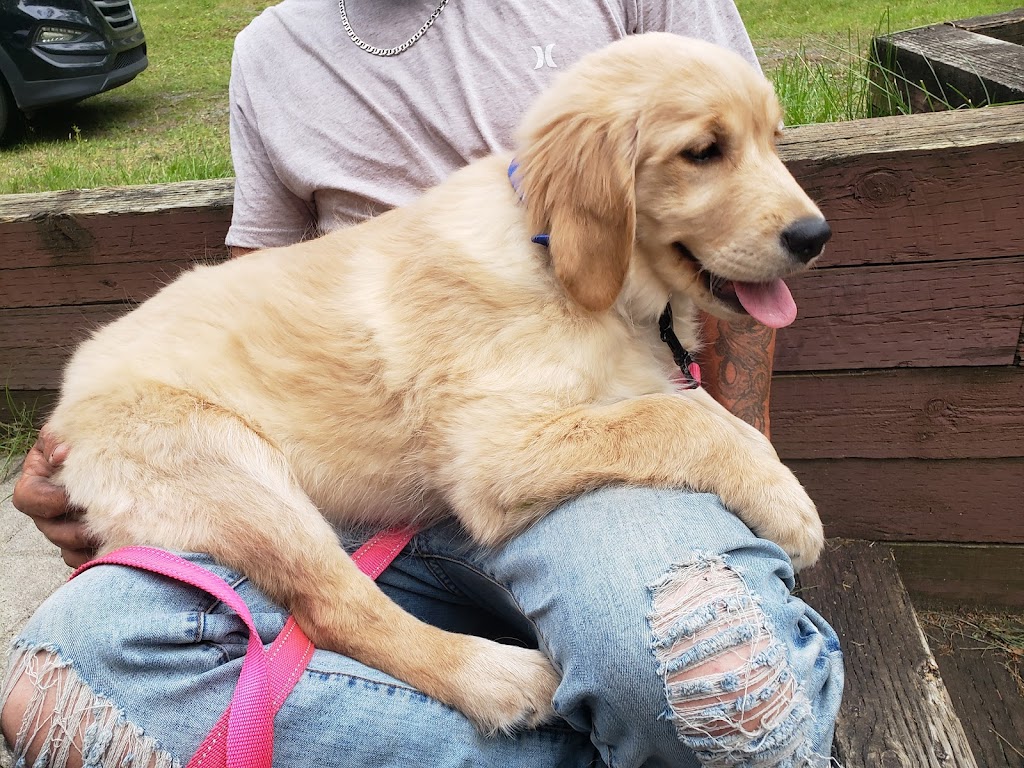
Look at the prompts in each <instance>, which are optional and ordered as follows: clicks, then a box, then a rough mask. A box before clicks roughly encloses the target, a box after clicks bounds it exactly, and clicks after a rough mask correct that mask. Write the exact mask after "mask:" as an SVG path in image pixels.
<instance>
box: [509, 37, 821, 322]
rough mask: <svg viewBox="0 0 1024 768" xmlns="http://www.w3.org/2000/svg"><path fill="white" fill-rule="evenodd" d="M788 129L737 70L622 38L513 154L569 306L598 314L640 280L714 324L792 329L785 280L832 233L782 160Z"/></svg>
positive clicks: (766, 90)
mask: <svg viewBox="0 0 1024 768" xmlns="http://www.w3.org/2000/svg"><path fill="white" fill-rule="evenodd" d="M781 118H782V115H781V111H780V109H779V106H778V102H777V101H776V99H775V95H774V93H773V92H772V89H771V86H770V85H769V83H768V82H767V81H766V80H765V79H764V77H763V76H762V75H761V74H760V73H759V72H757V71H756V70H754V69H753V68H752V67H751V66H750V65H749V64H748V63H747V62H746V61H744V60H743V59H742V58H741V57H740V56H738V55H736V54H734V53H732V52H730V51H727V50H725V49H722V48H719V47H717V46H713V45H711V44H709V43H704V42H701V41H697V40H691V39H687V38H681V37H678V36H675V35H667V34H647V35H638V36H634V37H630V38H627V39H625V40H622V41H619V42H617V43H614V44H612V45H610V46H608V47H607V48H605V49H603V50H601V51H598V52H596V53H594V54H591V55H590V56H588V57H585V58H584V59H583V60H581V61H580V62H579V63H578V64H577V65H576V66H575V67H573V68H572V69H571V70H569V71H568V72H567V73H566V74H564V75H563V76H562V77H561V78H560V79H559V80H557V81H556V82H555V84H554V85H553V86H552V87H551V88H550V89H548V91H546V92H545V93H544V94H543V95H542V96H541V97H540V99H538V101H537V103H536V104H535V105H534V106H533V108H532V109H531V110H530V111H529V112H528V114H527V116H526V118H525V120H524V123H523V127H522V130H521V140H520V147H519V151H518V153H517V156H518V158H519V162H520V171H519V176H520V180H521V183H522V192H523V194H524V197H525V199H526V205H527V207H528V215H529V219H530V226H531V227H532V228H533V229H534V230H535V231H538V232H548V233H550V235H551V246H550V247H551V259H552V262H553V265H554V268H555V272H556V274H557V276H558V278H559V279H560V280H561V281H562V283H563V285H564V286H565V288H566V291H567V292H568V293H569V295H570V296H571V297H572V298H573V299H575V300H576V301H577V302H578V303H579V304H580V305H582V306H583V307H585V308H587V309H589V310H592V311H601V310H605V309H608V308H609V307H610V306H611V305H612V304H613V303H614V302H615V300H616V298H617V297H618V295H619V293H620V292H621V291H622V288H623V285H624V283H625V281H626V278H627V275H629V274H634V275H638V276H641V275H642V277H637V279H638V280H643V281H645V283H646V285H644V286H632V288H634V289H639V290H648V291H651V292H655V293H657V292H660V293H661V294H662V295H665V294H666V293H672V294H675V295H680V294H683V295H686V296H689V297H690V298H691V299H692V300H693V301H694V302H695V303H696V304H697V305H698V306H700V307H702V308H704V309H705V310H707V311H709V312H711V313H713V314H715V315H718V316H719V317H724V318H727V319H728V318H735V317H737V316H746V315H748V314H749V315H752V316H753V317H754V318H755V319H757V320H759V321H761V322H763V323H765V324H766V325H771V326H774V327H781V326H783V325H787V324H788V323H789V322H792V320H793V318H794V317H795V315H796V307H795V306H794V305H793V300H792V297H791V296H790V294H789V291H788V289H787V288H786V285H785V283H784V282H783V281H782V278H784V277H786V276H787V275H790V274H792V273H795V272H798V271H800V270H802V269H804V268H805V267H806V266H807V264H809V263H810V262H811V261H813V259H815V258H816V257H817V256H818V255H819V254H820V253H821V250H822V248H823V246H824V244H825V241H826V240H828V238H829V236H830V234H831V232H830V230H829V227H828V224H827V223H826V222H825V219H824V218H823V217H822V215H821V213H820V211H819V210H818V208H817V207H816V206H815V205H814V203H813V202H811V200H810V199H809V198H808V197H807V195H806V194H805V193H804V192H803V190H802V189H800V187H799V185H798V184H797V183H796V181H795V180H794V179H793V177H792V176H791V175H790V174H789V172H788V171H787V170H786V168H785V167H784V166H783V164H782V162H781V161H780V160H779V157H778V155H777V153H776V150H775V142H776V139H777V138H778V135H779V127H780V125H781ZM633 259H637V260H642V261H643V262H644V264H643V268H642V269H634V270H632V272H631V269H630V266H631V260H633ZM634 266H640V265H634Z"/></svg>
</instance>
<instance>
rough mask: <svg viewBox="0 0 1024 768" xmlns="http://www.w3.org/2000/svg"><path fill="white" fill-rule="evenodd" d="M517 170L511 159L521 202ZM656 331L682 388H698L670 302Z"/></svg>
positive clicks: (544, 238) (538, 239)
mask: <svg viewBox="0 0 1024 768" xmlns="http://www.w3.org/2000/svg"><path fill="white" fill-rule="evenodd" d="M518 170H519V163H518V162H517V161H516V159H515V158H512V162H511V163H509V165H508V180H509V182H510V183H511V184H512V189H514V190H515V191H516V194H517V195H519V201H520V202H522V201H523V193H522V192H520V191H519V180H518V179H517V178H516V171H518ZM530 242H531V243H536V244H537V245H543V246H544V247H545V248H547V247H548V246H549V245H550V244H551V235H534V236H533V237H531V238H530ZM658 331H659V333H660V335H661V340H662V341H663V342H665V344H667V345H668V348H669V350H670V351H671V352H672V359H673V360H674V361H675V364H676V365H678V366H679V370H680V371H681V372H682V374H683V381H682V386H683V388H684V389H696V388H697V387H699V386H700V366H699V365H697V363H696V361H695V360H694V359H693V356H692V355H691V354H690V353H689V352H687V351H686V349H685V348H684V347H683V345H682V343H681V342H680V341H679V337H678V336H676V332H675V330H674V329H673V328H672V303H671V302H669V303H668V304H666V305H665V310H664V311H663V312H662V313H661V317H659V318H658Z"/></svg>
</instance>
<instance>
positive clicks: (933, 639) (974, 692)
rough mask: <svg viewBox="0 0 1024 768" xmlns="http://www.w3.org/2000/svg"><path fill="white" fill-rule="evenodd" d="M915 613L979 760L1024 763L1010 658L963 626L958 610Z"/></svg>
mask: <svg viewBox="0 0 1024 768" xmlns="http://www.w3.org/2000/svg"><path fill="white" fill-rule="evenodd" d="M972 612H973V611H971V610H970V609H968V610H967V611H966V613H968V614H969V613H972ZM918 617H919V618H920V621H921V624H922V625H923V627H924V631H925V635H926V637H927V638H928V644H929V645H930V646H931V649H932V653H933V655H934V656H935V661H936V663H938V665H939V671H940V672H941V673H942V681H943V682H944V683H945V684H946V690H947V691H949V696H950V698H951V699H952V701H953V708H954V709H955V710H956V713H957V715H958V716H959V717H960V723H961V725H963V727H964V732H965V733H966V734H967V741H968V743H969V744H970V745H971V751H972V752H973V753H974V755H975V757H976V758H977V760H978V763H979V765H983V766H996V765H999V766H1007V768H1011V767H1012V768H1024V693H1022V691H1021V689H1020V688H1019V686H1018V684H1017V680H1016V679H1015V677H1014V676H1013V675H1011V674H1010V671H1009V669H1007V666H1008V665H1010V664H1013V663H1014V659H1011V658H1010V657H1009V655H1008V654H1006V653H1003V652H1002V651H1000V650H998V649H997V648H995V647H994V645H993V643H992V641H991V640H990V639H986V638H985V637H984V633H982V632H981V631H979V630H977V629H975V628H973V627H971V626H969V625H967V624H966V623H965V622H964V620H965V619H966V618H967V617H966V616H964V615H963V613H960V612H959V611H958V612H957V615H956V616H949V615H943V614H941V613H922V612H921V611H920V609H919V610H918ZM933 617H934V618H937V619H939V621H940V622H941V623H933V622H932V621H930V620H929V619H930V618H933Z"/></svg>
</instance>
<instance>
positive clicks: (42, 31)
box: [36, 25, 95, 43]
mask: <svg viewBox="0 0 1024 768" xmlns="http://www.w3.org/2000/svg"><path fill="white" fill-rule="evenodd" d="M94 38H95V35H93V33H91V32H90V31H89V30H86V29H76V28H74V27H58V26H53V25H47V26H44V27H40V28H39V30H38V31H37V32H36V42H37V43H84V42H85V41H87V40H91V39H94Z"/></svg>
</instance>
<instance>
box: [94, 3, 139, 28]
mask: <svg viewBox="0 0 1024 768" xmlns="http://www.w3.org/2000/svg"><path fill="white" fill-rule="evenodd" d="M92 4H93V5H95V6H96V10H98V11H99V12H100V13H102V14H103V18H105V19H106V20H107V24H109V25H110V26H112V27H113V28H114V29H125V28H126V27H131V26H134V25H135V24H136V21H135V9H134V8H132V4H131V0H92Z"/></svg>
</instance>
